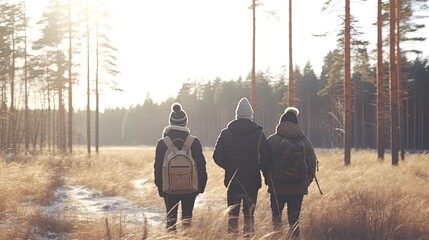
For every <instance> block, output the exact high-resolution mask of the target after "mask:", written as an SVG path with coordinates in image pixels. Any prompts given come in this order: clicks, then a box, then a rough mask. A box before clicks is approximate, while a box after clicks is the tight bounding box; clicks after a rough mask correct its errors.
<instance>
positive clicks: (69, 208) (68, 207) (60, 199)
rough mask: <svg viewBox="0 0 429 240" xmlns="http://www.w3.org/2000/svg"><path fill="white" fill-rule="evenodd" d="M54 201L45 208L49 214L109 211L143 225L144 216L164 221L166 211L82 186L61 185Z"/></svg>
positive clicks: (94, 214)
mask: <svg viewBox="0 0 429 240" xmlns="http://www.w3.org/2000/svg"><path fill="white" fill-rule="evenodd" d="M54 197H55V199H56V200H55V202H54V203H53V204H51V205H50V206H46V207H42V211H43V212H44V213H45V214H46V215H47V216H50V217H59V216H60V215H63V216H64V215H65V216H69V217H87V216H88V215H89V216H92V217H94V218H102V217H105V216H106V215H108V214H121V215H122V216H124V218H125V221H126V222H127V223H131V224H135V225H143V224H144V218H146V219H147V221H148V222H150V223H161V222H163V221H164V217H163V215H164V210H163V209H158V208H143V207H141V206H139V205H137V204H135V203H132V202H131V201H129V200H128V199H126V198H124V197H121V196H103V195H102V194H101V193H100V192H98V191H95V190H93V189H89V188H85V187H81V186H65V187H59V188H57V189H56V190H55V192H54Z"/></svg>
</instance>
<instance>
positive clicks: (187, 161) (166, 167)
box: [162, 135, 198, 194]
mask: <svg viewBox="0 0 429 240" xmlns="http://www.w3.org/2000/svg"><path fill="white" fill-rule="evenodd" d="M194 139H195V137H193V136H191V135H188V137H187V138H186V140H185V141H184V143H183V147H182V149H180V150H179V149H177V147H176V146H175V145H174V143H173V141H172V140H171V139H170V137H168V136H165V137H164V138H163V141H164V143H165V145H166V146H167V151H166V152H165V155H164V162H163V166H162V191H163V192H165V193H168V194H185V193H194V192H198V172H197V166H196V164H195V160H194V159H193V158H192V153H191V146H192V142H193V141H194ZM174 141H183V140H182V139H180V138H178V139H175V140H174Z"/></svg>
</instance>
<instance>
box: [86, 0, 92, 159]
mask: <svg viewBox="0 0 429 240" xmlns="http://www.w3.org/2000/svg"><path fill="white" fill-rule="evenodd" d="M88 3H89V0H87V1H86V55H87V59H86V61H87V69H86V70H87V75H86V81H87V85H86V94H87V106H86V143H87V150H88V154H89V155H90V154H91V108H90V96H91V91H90V84H89V83H90V80H89V79H90V78H89V53H90V52H89V40H90V39H89V4H88Z"/></svg>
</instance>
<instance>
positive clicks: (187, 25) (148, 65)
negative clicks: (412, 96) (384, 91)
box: [29, 0, 429, 109]
mask: <svg viewBox="0 0 429 240" xmlns="http://www.w3.org/2000/svg"><path fill="white" fill-rule="evenodd" d="M31 2H32V1H30V3H29V4H31ZM35 2H36V1H35ZM37 2H39V1H37ZM45 2H46V0H45ZM262 2H263V6H261V7H259V8H258V9H257V13H256V16H257V23H256V69H257V71H265V70H266V69H268V68H269V69H270V70H271V73H272V75H273V76H276V75H278V74H279V72H280V70H281V66H283V65H284V66H286V69H288V65H289V62H288V24H289V22H288V2H289V1H288V0H262ZM324 2H326V0H311V1H310V0H307V1H296V0H295V1H293V11H294V12H293V28H292V29H293V62H294V65H299V66H300V67H301V69H302V68H303V67H304V65H305V63H306V62H307V61H310V63H311V64H312V66H313V69H314V70H315V72H316V74H317V75H319V74H320V71H321V66H322V63H323V57H324V56H325V55H326V54H327V53H328V52H329V51H330V50H333V49H334V48H335V46H336V44H337V43H336V38H337V37H336V35H337V34H338V31H339V26H338V25H339V22H340V21H339V17H338V15H342V14H343V5H342V4H343V1H333V3H335V4H337V5H338V7H335V8H334V7H332V8H330V10H329V11H325V12H321V9H322V6H323V3H324ZM251 3H252V1H251V0H181V1H178V0H120V1H119V0H112V6H113V7H112V9H113V10H114V11H113V15H112V20H113V24H112V27H113V28H114V29H115V32H116V35H115V36H114V37H113V40H114V41H115V42H114V45H115V46H116V47H117V48H118V49H119V53H118V57H119V65H120V71H121V74H120V75H119V76H118V79H117V81H118V82H119V84H120V87H121V88H122V89H123V90H124V92H122V93H118V92H115V93H107V92H106V93H105V94H104V95H103V96H101V99H100V101H101V108H102V109H103V108H105V107H118V106H125V107H128V106H130V105H136V104H142V103H143V102H144V99H145V96H146V94H147V93H149V94H150V95H151V97H152V99H153V100H154V101H155V102H160V101H163V100H165V99H166V98H168V97H169V96H173V97H175V96H176V95H177V92H178V91H179V89H180V87H181V86H182V84H183V83H184V82H186V81H188V80H191V81H194V80H198V81H208V80H213V79H215V78H216V77H219V78H221V79H223V80H231V79H234V80H236V79H238V78H239V77H240V76H242V77H243V78H245V77H246V76H247V74H249V73H250V71H251V67H252V10H251V9H250V8H249V7H250V6H251ZM351 4H352V5H351V9H352V15H357V16H358V18H359V21H360V25H361V26H362V31H363V32H364V33H365V35H364V36H362V38H363V40H368V41H370V45H369V49H370V50H371V49H373V48H375V44H376V38H375V36H376V35H375V34H376V28H375V26H373V25H372V24H371V23H374V22H375V21H376V13H377V8H376V2H375V1H366V2H362V1H359V2H352V3H351ZM39 6H40V5H39ZM30 7H31V6H30ZM269 12H276V16H273V15H272V14H270V13H269ZM427 25H429V22H428V23H427ZM324 33H327V37H325V38H321V37H314V36H313V35H312V34H324ZM420 33H421V34H420V36H425V37H427V38H429V30H428V28H426V29H425V30H423V31H421V32H420ZM415 46H416V48H420V49H429V42H428V41H426V42H425V43H418V44H416V45H415ZM425 51H426V53H425V54H426V55H424V56H427V53H428V51H427V50H425ZM286 74H287V73H286ZM84 77H85V74H83V77H82V78H84ZM82 82H85V80H84V79H82ZM82 94H84V92H83V93H82ZM75 99H77V100H76V102H75V105H76V107H75V108H83V106H85V105H84V104H85V103H86V100H85V99H86V98H85V96H84V95H83V96H80V97H79V96H78V97H75ZM79 99H81V101H79ZM84 100H85V101H84Z"/></svg>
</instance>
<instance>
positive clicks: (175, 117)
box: [169, 103, 188, 126]
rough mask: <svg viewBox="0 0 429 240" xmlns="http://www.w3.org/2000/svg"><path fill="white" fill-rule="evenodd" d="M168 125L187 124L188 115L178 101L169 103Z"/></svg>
mask: <svg viewBox="0 0 429 240" xmlns="http://www.w3.org/2000/svg"><path fill="white" fill-rule="evenodd" d="M169 120H170V125H178V126H186V125H187V124H188V116H187V115H186V112H185V111H183V110H182V105H180V103H173V104H172V105H171V113H170V119H169Z"/></svg>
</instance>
